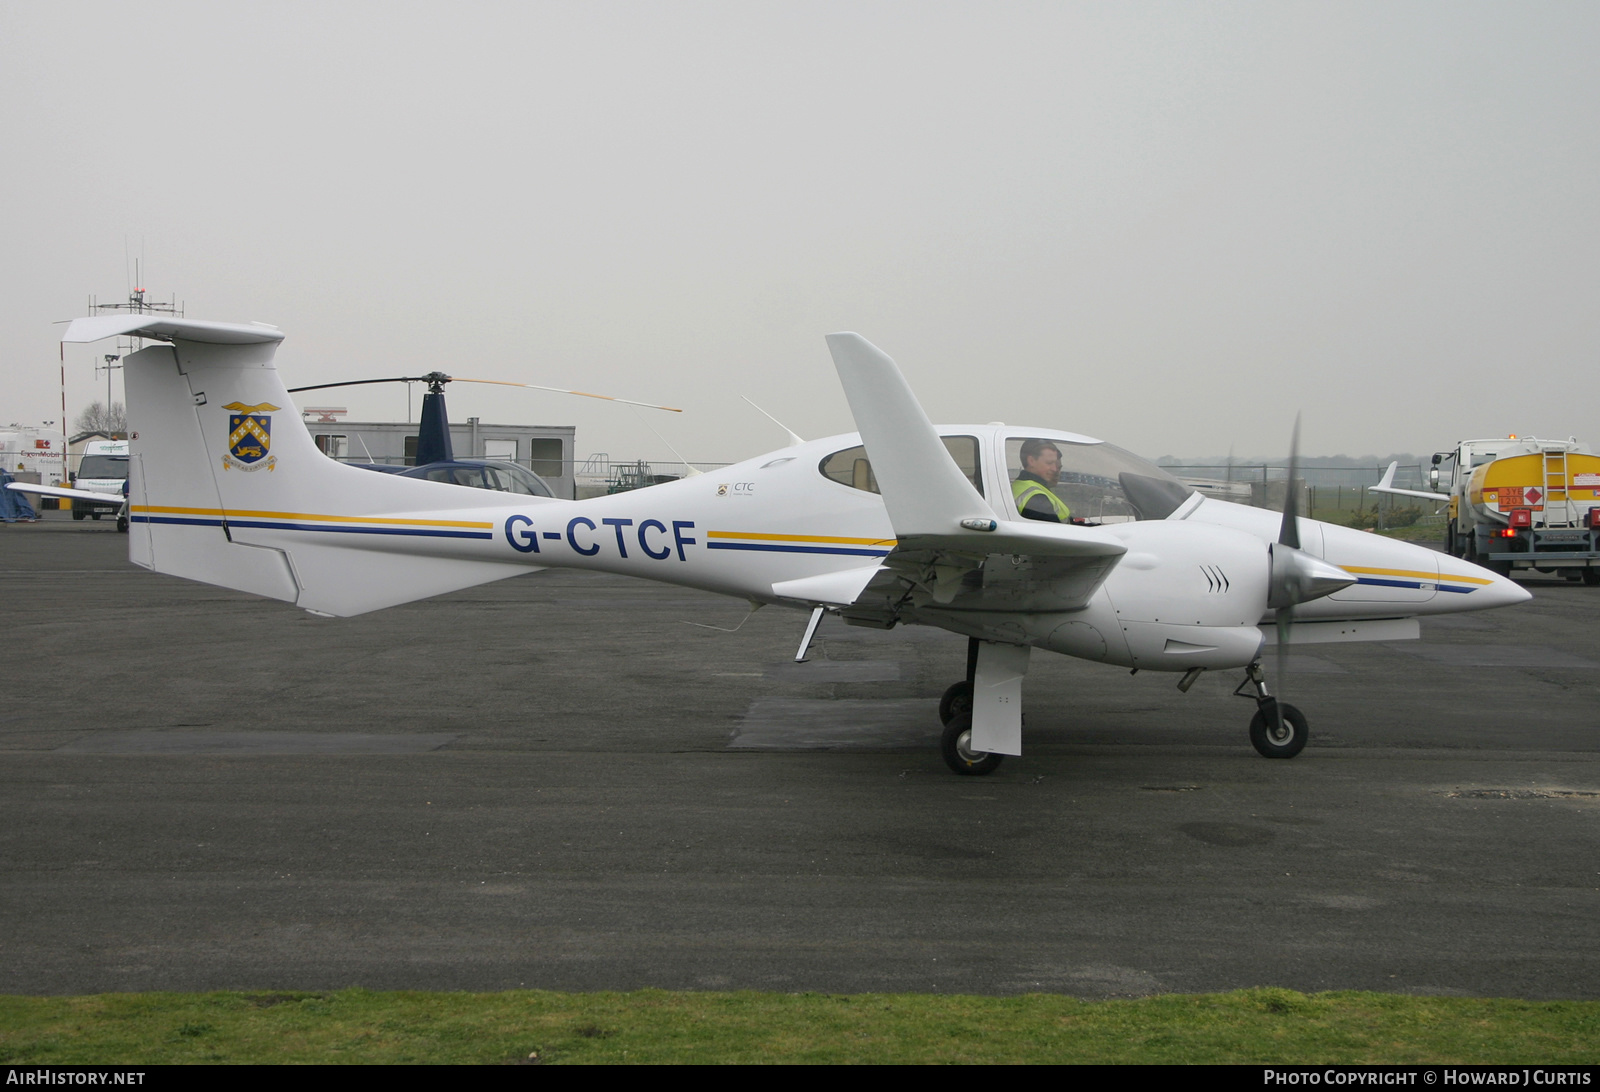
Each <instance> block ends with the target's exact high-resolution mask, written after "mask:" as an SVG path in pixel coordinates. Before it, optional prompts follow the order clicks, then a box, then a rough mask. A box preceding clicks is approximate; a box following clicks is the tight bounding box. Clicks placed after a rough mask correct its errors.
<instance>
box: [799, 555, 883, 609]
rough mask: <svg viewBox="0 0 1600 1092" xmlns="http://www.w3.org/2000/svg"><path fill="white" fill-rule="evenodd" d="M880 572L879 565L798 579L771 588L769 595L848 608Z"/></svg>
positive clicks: (881, 568)
mask: <svg viewBox="0 0 1600 1092" xmlns="http://www.w3.org/2000/svg"><path fill="white" fill-rule="evenodd" d="M883 569H884V566H882V565H868V566H865V567H864V568H860V569H845V570H843V571H842V572H833V573H821V574H820V575H817V576H806V577H801V578H800V579H799V580H780V581H779V582H778V583H776V584H774V585H772V594H773V595H776V596H778V597H779V598H780V599H799V600H801V601H802V602H805V603H827V604H830V605H832V606H839V607H847V606H849V605H850V604H851V603H854V602H855V601H856V600H857V599H859V598H860V597H861V593H862V592H863V591H864V590H866V587H867V585H868V584H870V583H871V582H872V578H873V577H874V576H876V575H878V573H880V572H882V571H883Z"/></svg>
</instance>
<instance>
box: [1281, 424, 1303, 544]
mask: <svg viewBox="0 0 1600 1092" xmlns="http://www.w3.org/2000/svg"><path fill="white" fill-rule="evenodd" d="M1288 485H1289V487H1288V489H1287V490H1286V491H1285V492H1284V495H1283V525H1282V526H1281V527H1279V529H1278V541H1279V542H1281V543H1283V544H1284V545H1285V546H1292V547H1294V548H1295V549H1296V550H1298V549H1299V548H1300V415H1299V414H1298V413H1297V414H1295V415H1294V435H1293V436H1292V437H1290V439H1289V483H1288Z"/></svg>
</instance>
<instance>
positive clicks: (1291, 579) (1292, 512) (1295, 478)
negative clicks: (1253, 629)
mask: <svg viewBox="0 0 1600 1092" xmlns="http://www.w3.org/2000/svg"><path fill="white" fill-rule="evenodd" d="M1279 547H1283V548H1282V549H1279ZM1280 554H1281V555H1282V560H1283V561H1284V563H1285V564H1284V565H1283V570H1284V571H1283V575H1282V580H1281V582H1280V581H1279V580H1278V579H1277V578H1278V575H1279V574H1278V563H1279V555H1280ZM1302 559H1304V560H1307V561H1310V560H1312V559H1311V558H1308V557H1306V555H1305V554H1302V553H1301V552H1300V415H1299V414H1298V413H1296V414H1295V415H1294V432H1293V433H1291V434H1290V436H1289V480H1288V482H1286V483H1285V489H1284V491H1283V523H1282V524H1281V525H1280V526H1279V528H1278V544H1277V546H1274V547H1273V548H1272V575H1273V577H1274V579H1273V582H1272V591H1273V593H1274V598H1283V599H1287V600H1288V601H1287V602H1284V603H1282V604H1281V605H1280V606H1279V607H1278V608H1277V611H1276V613H1275V614H1274V616H1273V617H1274V621H1275V622H1276V628H1277V631H1278V678H1277V688H1278V695H1279V698H1280V701H1275V702H1273V703H1272V715H1273V719H1274V720H1275V721H1276V722H1277V723H1276V724H1275V725H1274V727H1275V729H1276V731H1277V735H1278V736H1279V737H1281V736H1282V735H1283V707H1282V703H1281V698H1282V695H1283V693H1284V692H1285V691H1286V690H1287V689H1288V685H1289V633H1290V631H1291V630H1292V629H1294V605H1295V604H1296V603H1298V602H1301V601H1302V600H1301V593H1303V592H1304V591H1306V590H1307V589H1306V587H1305V584H1306V583H1307V581H1306V579H1305V576H1304V573H1305V567H1303V566H1302V565H1300V564H1299V562H1300V561H1301V560H1302ZM1341 571H1342V570H1341ZM1352 583H1353V581H1352Z"/></svg>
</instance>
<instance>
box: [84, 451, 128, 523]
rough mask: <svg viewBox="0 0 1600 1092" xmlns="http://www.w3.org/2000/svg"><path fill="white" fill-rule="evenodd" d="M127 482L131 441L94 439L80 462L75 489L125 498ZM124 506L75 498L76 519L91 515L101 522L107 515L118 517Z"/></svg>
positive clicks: (90, 516)
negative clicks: (118, 512) (100, 519)
mask: <svg viewBox="0 0 1600 1092" xmlns="http://www.w3.org/2000/svg"><path fill="white" fill-rule="evenodd" d="M127 483H128V441H126V440H91V441H89V442H88V443H87V444H84V445H83V454H82V456H81V457H80V458H79V460H78V473H77V475H76V476H75V477H74V478H73V479H72V487H73V488H74V489H82V490H84V491H86V492H89V493H110V494H112V495H114V496H124V495H125V492H124V490H125V487H126V486H127ZM120 507H121V506H120V505H114V504H107V503H105V502H102V501H91V500H79V499H77V498H76V497H74V498H73V501H72V518H73V519H82V518H83V517H84V516H88V517H89V518H90V519H99V518H100V517H101V516H102V515H104V514H106V513H107V512H109V513H112V514H113V515H114V514H116V513H117V511H118V509H119V508H120Z"/></svg>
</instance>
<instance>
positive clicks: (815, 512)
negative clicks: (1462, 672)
mask: <svg viewBox="0 0 1600 1092" xmlns="http://www.w3.org/2000/svg"><path fill="white" fill-rule="evenodd" d="M127 334H137V335H138V336H139V337H142V338H150V339H156V340H161V341H166V342H169V343H170V344H162V345H154V346H151V347H149V348H146V349H144V350H142V351H140V352H138V353H135V354H133V355H132V356H130V357H127V358H125V359H124V361H123V364H124V368H125V370H124V372H123V375H124V377H125V379H126V382H127V401H128V420H129V423H130V427H131V429H132V431H131V433H130V439H131V441H132V446H131V451H132V459H131V464H130V470H131V473H130V484H129V490H130V497H129V502H130V503H129V517H130V519H131V520H132V533H131V536H130V539H129V556H130V559H131V560H132V561H134V562H135V563H137V564H139V565H143V566H145V567H146V568H149V569H153V570H155V571H157V572H163V573H172V574H175V575H178V576H183V577H188V578H190V579H193V580H200V581H204V582H206V583H211V584H218V585H222V586H224V587H229V588H237V589H240V590H243V591H247V592H253V593H255V594H257V595H263V596H268V597H270V598H274V599H281V600H283V601H285V602H288V603H293V604H295V605H296V606H298V607H301V608H303V609H305V610H308V611H310V612H312V613H313V614H319V615H325V616H349V615H355V614H362V613H364V612H366V611H371V610H378V609H380V608H383V607H389V606H394V605H396V604H399V603H406V602H411V601H413V600H417V599H425V598H428V597H429V596H434V595H439V594H442V593H444V592H448V591H453V590H455V589H458V588H467V587H472V586H474V585H478V584H485V583H488V582H490V581H494V580H500V579H503V578H505V577H509V576H516V575H518V574H519V573H525V572H527V571H529V569H537V568H545V567H556V566H562V567H572V568H583V569H598V570H603V571H606V572H614V573H626V574H629V575H632V576H642V577H646V578H649V579H652V580H661V581H666V582H668V583H673V584H681V585H686V586H689V587H694V588H702V589H705V590H708V591H713V592H720V593H722V594H726V595H731V596H737V597H738V598H741V599H745V600H748V601H750V602H751V603H752V604H758V605H759V604H780V605H784V606H790V607H795V608H801V609H809V610H810V611H811V618H810V623H809V625H808V626H807V627H806V630H805V636H804V638H803V639H802V641H801V644H800V653H799V655H797V657H796V658H797V659H799V658H801V657H803V656H804V654H805V651H806V648H807V647H808V645H809V644H810V641H811V638H812V635H813V634H814V633H815V632H816V626H817V623H818V621H819V620H820V619H821V617H822V615H823V612H825V611H827V612H833V613H836V614H838V615H840V616H841V617H842V618H843V619H844V620H845V621H846V622H849V623H851V624H854V625H863V626H875V627H882V628H888V627H891V626H894V625H896V624H902V623H904V624H913V625H931V626H938V627H940V628H943V629H947V630H951V631H953V632H956V633H959V634H963V635H965V636H966V637H968V638H969V641H968V657H967V674H966V678H965V679H963V680H960V681H958V682H956V683H955V684H954V685H953V686H951V688H950V689H949V690H948V691H946V693H945V697H944V700H943V701H942V702H941V703H940V710H941V714H940V715H941V718H942V719H943V720H944V721H945V728H944V733H943V748H942V749H943V753H944V757H945V760H946V762H947V763H948V764H949V765H950V767H951V768H952V769H953V770H955V771H956V772H958V773H965V774H984V773H988V772H990V771H991V770H993V769H994V768H995V767H996V766H997V765H998V764H999V762H1000V758H1001V756H1002V755H1017V754H1021V739H1022V700H1021V699H1022V680H1023V676H1024V675H1025V674H1026V672H1027V668H1028V659H1029V656H1030V654H1031V651H1032V649H1034V648H1042V649H1046V650H1049V651H1052V652H1060V653H1064V654H1066V655H1069V656H1077V657H1081V658H1083V659H1086V660H1094V661H1098V662H1101V663H1110V664H1119V665H1121V666H1123V667H1129V668H1133V669H1135V670H1154V671H1173V672H1182V673H1183V681H1182V682H1180V684H1179V688H1180V689H1182V690H1185V691H1186V690H1187V689H1188V687H1189V685H1190V684H1191V683H1192V682H1193V681H1194V680H1195V679H1196V678H1197V677H1198V676H1199V674H1200V672H1202V671H1204V670H1218V669H1227V668H1235V669H1243V671H1244V679H1243V681H1242V682H1241V683H1240V684H1239V687H1238V688H1237V690H1236V693H1241V694H1243V696H1245V697H1253V698H1254V699H1255V701H1256V703H1257V710H1256V714H1255V717H1254V719H1253V720H1252V722H1251V726H1250V738H1251V742H1252V743H1253V744H1254V746H1255V748H1256V749H1257V750H1258V751H1259V752H1260V753H1261V754H1263V755H1266V756H1267V757H1273V758H1289V757H1292V756H1294V755H1295V754H1298V753H1299V751H1300V750H1301V748H1302V747H1304V746H1305V742H1306V738H1307V728H1306V720H1305V718H1304V717H1303V716H1302V715H1301V714H1300V712H1299V711H1298V710H1296V709H1294V708H1293V707H1292V706H1289V705H1287V704H1285V703H1280V702H1278V701H1277V700H1276V699H1274V698H1273V697H1272V696H1270V695H1269V694H1268V692H1267V688H1266V685H1265V681H1264V677H1263V674H1262V670H1261V664H1260V660H1261V654H1262V650H1263V647H1264V645H1265V644H1266V640H1267V637H1266V633H1265V632H1264V630H1263V627H1264V626H1273V625H1275V626H1276V628H1277V636H1278V640H1279V642H1280V644H1282V643H1292V644H1301V643H1314V642H1326V641H1391V640H1400V639H1406V638H1414V637H1416V636H1418V633H1419V625H1418V618H1419V617H1421V616H1423V615H1433V614H1447V613H1454V612H1457V611H1463V610H1478V609H1484V608H1488V607H1499V606H1505V605H1508V604H1511V603H1519V602H1522V601H1523V600H1525V599H1527V598H1529V595H1528V593H1527V592H1526V591H1524V590H1523V589H1522V588H1520V587H1519V586H1517V585H1516V584H1514V583H1512V582H1511V581H1509V580H1507V579H1504V578H1502V577H1499V576H1496V575H1495V574H1494V573H1491V572H1489V571H1488V570H1486V569H1482V568H1479V567H1477V566H1476V565H1472V564H1469V563H1468V562H1465V561H1461V560H1458V559H1456V558H1452V557H1448V556H1445V555H1442V554H1439V553H1437V552H1435V551H1433V550H1429V549H1426V548H1424V547H1421V546H1414V545H1410V544H1408V543H1402V542H1395V541H1391V540H1389V539H1385V538H1381V537H1379V536H1376V535H1372V534H1369V533H1366V532H1362V531H1356V530H1352V529H1349V528H1345V527H1337V526H1333V525H1330V524H1326V523H1318V522H1316V521H1314V520H1310V519H1301V518H1298V517H1297V515H1296V514H1295V510H1294V505H1293V503H1292V498H1293V495H1294V490H1293V489H1292V488H1291V490H1290V497H1291V503H1290V504H1289V506H1288V509H1289V510H1288V511H1287V512H1286V513H1285V514H1284V515H1283V516H1282V517H1279V516H1278V515H1277V514H1276V513H1273V512H1269V511H1265V510H1262V509H1256V508H1248V507H1244V506H1241V505H1237V504H1229V503H1226V502H1223V501H1217V500H1209V499H1206V498H1205V497H1202V496H1201V495H1200V494H1198V493H1195V492H1192V491H1191V490H1190V489H1188V488H1187V487H1185V486H1184V485H1182V484H1181V483H1180V482H1178V481H1177V480H1176V479H1175V478H1173V477H1171V476H1170V475H1168V474H1166V473H1165V472H1164V471H1162V470H1161V469H1159V468H1158V467H1156V466H1155V465H1153V464H1151V463H1149V462H1146V461H1145V460H1143V459H1140V458H1138V457H1137V456H1134V455H1131V454H1129V453H1128V452H1125V451H1122V450H1120V449H1118V448H1115V447H1112V446H1111V445H1109V444H1105V443H1102V442H1101V441H1099V440H1094V439H1091V438H1089V437H1087V436H1081V435H1078V434H1076V433H1072V432H1061V431H1057V430H1052V429H1040V428H1012V427H1008V426H1005V425H996V424H989V425H952V426H942V427H935V426H934V425H933V424H932V423H930V422H929V420H928V418H927V416H926V414H924V413H923V410H922V407H921V405H919V404H918V402H917V400H916V397H915V396H914V395H913V394H912V392H911V388H910V387H909V386H908V385H907V383H906V381H905V379H904V377H903V376H902V375H901V373H900V370H899V368H898V367H896V365H895V363H894V361H892V360H891V359H889V357H887V356H885V355H884V354H883V353H882V352H880V351H879V350H878V349H877V348H875V347H874V346H873V345H871V344H870V343H868V342H867V341H866V340H865V339H864V338H862V337H860V336H859V335H857V334H851V333H841V334H831V335H829V336H828V339H827V341H828V347H829V349H830V351H831V352H832V354H833V360H834V364H835V366H836V368H837V369H838V373H839V379H840V381H841V383H842V384H843V385H844V390H845V394H846V396H847V397H848V399H849V403H850V409H851V413H852V415H853V416H854V417H855V422H856V425H857V427H858V428H859V429H860V432H859V434H850V435H845V436H834V437H830V438H828V439H825V440H815V441H811V442H809V443H798V444H795V445H793V446H791V447H788V448H784V449H782V450H780V451H774V452H771V453H769V454H766V455H762V456H760V457H758V458H755V459H750V460H748V461H746V462H742V463H738V464H736V465H733V466H730V467H727V468H726V469H724V470H721V471H718V472H717V473H715V474H708V475H703V476H700V477H694V478H686V479H683V480H680V481H676V482H668V483H665V484H661V485H657V486H653V487H651V488H649V489H643V490H638V491H635V492H630V493H620V494H616V495H613V496H606V497H596V498H594V499H591V500H583V501H565V500H555V499H549V498H538V497H521V496H517V497H512V496H502V495H500V494H486V493H485V492H484V491H483V490H477V489H468V488H464V487H461V486H455V485H447V484H443V483H436V482H427V481H417V480H414V479H408V478H398V477H393V476H380V475H376V474H371V473H368V472H365V471H362V470H359V469H356V468H354V467H349V466H343V465H341V464H339V463H336V462H334V461H332V460H331V459H328V458H327V457H325V456H324V455H323V454H322V453H321V452H320V451H318V450H317V448H316V446H315V445H314V443H313V442H312V439H311V436H310V434H309V433H308V432H307V431H306V429H305V427H304V425H303V424H302V423H301V420H300V415H299V413H298V411H297V410H295V409H294V408H293V406H292V404H291V402H290V399H289V396H288V393H287V392H286V390H285V388H284V384H283V382H282V381H281V380H280V378H279V376H278V372H277V369H276V367H275V366H274V364H273V355H274V353H275V351H276V349H277V346H278V342H280V341H281V340H282V339H283V334H282V333H281V332H280V331H279V330H278V329H277V328H276V327H273V326H267V325H263V324H251V325H232V324H223V323H206V322H195V321H189V320H185V319H173V318H169V317H154V316H149V315H108V316H98V317H94V318H85V319H77V320H74V321H73V322H72V324H71V325H70V326H69V327H68V329H67V331H66V334H65V335H64V337H63V340H65V341H71V342H88V341H96V340H99V339H101V338H106V337H113V336H119V335H127ZM1024 450H1027V451H1029V452H1031V454H1029V455H1027V456H1026V458H1025V457H1024V456H1023V454H1022V453H1023V451H1024ZM1051 451H1054V452H1056V453H1058V455H1059V462H1060V472H1059V474H1058V475H1056V474H1055V472H1054V471H1053V470H1052V472H1051V473H1052V475H1053V476H1055V477H1056V481H1055V483H1054V484H1055V488H1054V490H1053V491H1052V492H1053V493H1054V495H1055V496H1056V498H1057V499H1056V500H1055V501H1046V502H1045V503H1044V504H1043V507H1045V508H1047V509H1049V508H1052V507H1053V509H1054V510H1053V512H1050V513H1048V514H1049V515H1051V516H1052V517H1053V518H1054V519H1055V520H1057V522H1039V521H1036V520H1035V519H1032V518H1027V514H1028V513H1030V512H1031V510H1032V509H1033V508H1034V507H1035V503H1034V502H1035V501H1037V500H1039V498H1038V496H1037V494H1038V493H1039V492H1040V490H1038V489H1033V490H1031V491H1030V489H1029V488H1028V486H1027V482H1026V481H1024V482H1023V483H1022V484H1021V485H1020V486H1019V485H1018V484H1016V483H1015V481H1014V479H1015V478H1016V476H1017V474H1018V473H1019V472H1020V470H1021V469H1022V468H1023V464H1024V461H1026V463H1027V466H1028V467H1029V468H1030V469H1036V468H1037V467H1038V466H1039V465H1040V461H1041V460H1042V461H1043V462H1046V463H1048V462H1050V461H1051V459H1050V456H1049V452H1051ZM1046 484H1049V483H1046ZM1019 495H1021V496H1022V497H1023V498H1024V503H1023V509H1020V510H1019V508H1018V504H1017V500H1016V498H1017V497H1018V496H1019ZM1063 518H1065V519H1066V520H1067V521H1068V522H1060V520H1061V519H1063ZM1079 520H1081V521H1082V522H1081V523H1080V522H1077V521H1079ZM1291 622H1292V623H1293V624H1292V625H1291V624H1290V623H1291ZM1247 690H1248V691H1250V693H1245V691H1247Z"/></svg>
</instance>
